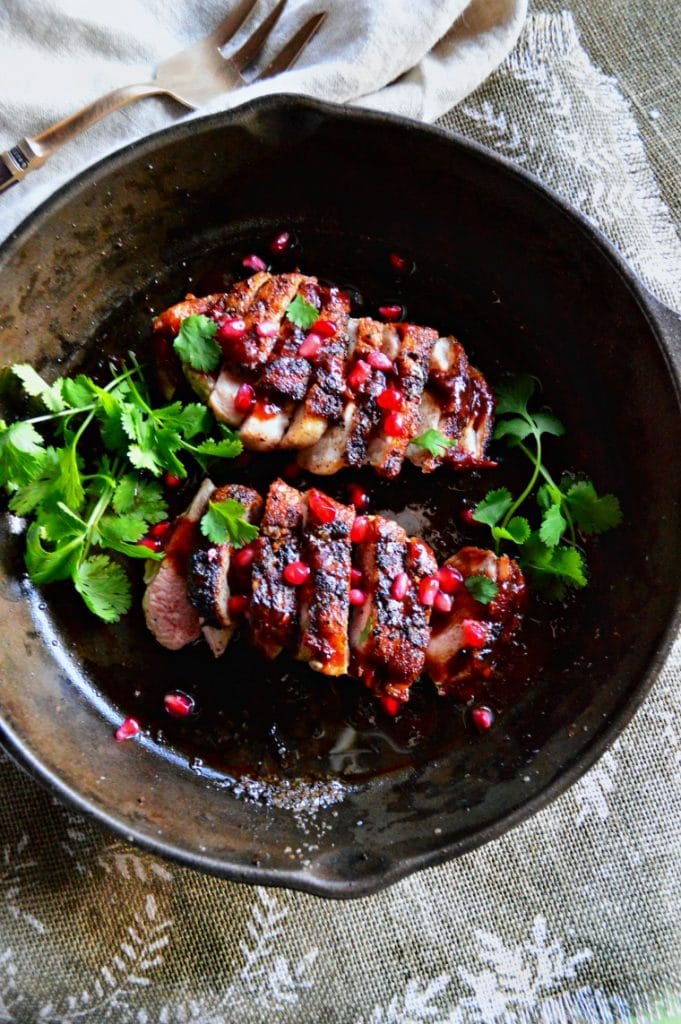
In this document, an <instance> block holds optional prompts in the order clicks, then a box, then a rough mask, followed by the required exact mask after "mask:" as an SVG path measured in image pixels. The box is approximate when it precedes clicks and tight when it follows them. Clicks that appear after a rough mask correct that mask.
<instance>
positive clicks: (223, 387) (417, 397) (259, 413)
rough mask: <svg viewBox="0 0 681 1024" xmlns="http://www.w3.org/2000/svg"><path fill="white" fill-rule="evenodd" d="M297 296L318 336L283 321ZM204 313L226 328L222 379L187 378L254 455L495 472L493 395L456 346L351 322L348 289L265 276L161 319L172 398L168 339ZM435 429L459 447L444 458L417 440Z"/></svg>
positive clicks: (315, 463) (380, 467)
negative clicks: (385, 397)
mask: <svg viewBox="0 0 681 1024" xmlns="http://www.w3.org/2000/svg"><path fill="white" fill-rule="evenodd" d="M296 296H298V297H300V298H302V299H304V300H305V301H306V302H307V303H308V304H310V305H312V306H313V307H314V309H315V310H317V312H318V321H317V322H318V323H319V330H318V331H317V330H316V329H315V325H313V329H312V330H308V329H303V328H301V327H299V326H297V325H296V324H295V323H293V321H292V320H289V319H288V317H287V316H286V313H287V311H288V309H289V306H290V304H291V302H292V301H293V300H294V299H295V298H296ZM198 312H201V313H204V314H205V315H206V316H209V317H211V318H212V319H213V320H215V321H217V322H218V323H220V324H221V325H222V330H221V333H220V334H219V338H220V343H221V346H222V352H223V361H222V365H221V367H220V369H219V371H218V372H216V373H200V372H198V371H196V370H194V369H192V368H191V367H188V366H184V367H183V370H184V373H185V375H186V376H187V379H188V380H189V382H190V384H191V385H192V387H193V388H194V390H195V391H196V392H197V394H198V395H199V396H200V397H201V398H202V399H203V400H204V401H207V402H208V404H209V406H210V408H211V409H212V410H213V412H214V413H215V416H216V417H217V418H218V419H219V420H221V421H222V422H224V423H228V424H229V425H230V426H232V427H235V428H238V429H239V432H240V435H241V439H242V441H243V443H244V445H245V447H246V448H251V449H255V450H259V451H269V450H273V449H279V448H287V449H292V450H297V451H298V452H299V461H300V462H301V464H303V465H304V466H305V467H306V468H307V469H309V470H311V471H312V472H315V473H319V474H322V475H326V474H330V473H333V472H336V471H337V470H338V469H340V468H342V467H343V466H346V465H351V466H359V465H365V464H367V463H369V464H370V465H372V466H374V468H375V469H376V471H377V472H378V473H379V475H381V476H385V477H388V478H393V477H395V476H397V475H398V473H399V472H400V469H401V467H402V463H403V461H404V458H405V457H407V458H409V459H410V460H411V461H412V462H413V463H414V464H415V465H417V466H419V467H420V468H421V469H423V471H424V472H427V473H429V472H432V471H433V470H434V469H436V468H438V466H441V465H446V466H449V467H451V468H454V469H459V468H462V469H463V468H470V467H474V466H487V465H490V463H489V461H488V460H487V459H486V458H485V448H486V446H487V443H488V441H489V437H490V433H491V426H492V417H493V413H494V402H493V398H492V394H491V392H490V390H489V388H488V386H487V384H486V382H485V380H484V378H483V377H482V375H481V374H480V373H479V371H478V370H476V369H475V368H474V367H472V366H470V364H469V363H468V359H467V358H466V354H465V352H464V350H463V348H462V347H461V345H460V344H459V342H458V341H456V339H455V338H452V337H448V338H445V337H442V338H438V336H437V333H436V332H435V331H433V330H431V329H430V328H428V327H419V326H417V325H415V324H410V323H401V324H384V323H379V322H378V321H375V320H370V319H369V318H366V317H364V318H361V319H359V320H355V319H351V318H349V315H348V314H349V300H348V297H347V295H346V294H344V293H343V292H342V291H340V290H339V289H337V288H332V287H328V286H326V285H321V284H320V283H319V282H318V281H317V279H316V278H314V277H308V276H305V275H303V274H299V273H292V274H279V275H276V276H275V275H272V274H267V273H259V274H255V275H253V277H251V278H249V279H248V280H247V281H243V282H240V283H239V284H238V285H236V286H235V287H234V288H233V289H232V291H231V292H228V293H226V294H224V295H209V296H206V297H205V298H201V299H197V298H195V297H193V296H188V297H187V299H186V300H185V302H183V303H178V304H177V305H176V306H173V307H171V309H169V310H166V312H165V313H163V314H161V316H159V317H157V318H156V320H155V321H154V326H155V331H156V334H155V342H158V345H156V344H155V347H156V352H157V361H158V369H159V378H160V379H161V381H162V383H163V386H164V389H165V391H166V393H167V394H168V393H169V388H170V389H171V390H172V384H171V383H169V382H171V381H172V378H173V374H174V375H175V376H177V372H178V370H177V365H173V358H174V353H173V352H172V344H171V343H170V342H169V339H172V338H173V337H174V336H175V334H176V333H177V331H178V330H179V328H180V324H181V321H182V319H183V318H184V317H186V316H189V315H190V314H191V313H198ZM235 317H236V318H238V319H239V320H242V321H243V324H242V325H240V327H238V329H237V328H236V327H235V328H234V330H235V333H234V334H233V336H232V335H230V336H229V337H225V331H226V328H227V324H226V320H228V319H230V318H235ZM322 328H323V329H322ZM227 333H229V332H227ZM381 355H382V356H383V357H384V361H383V362H381V359H380V356H381ZM371 356H374V357H375V358H373V359H372V358H371ZM385 357H387V360H386V359H385ZM367 359H368V363H367ZM388 361H389V363H390V364H392V365H388ZM358 369H359V374H358V373H357V372H356V371H357V370H358ZM363 374H364V376H363ZM386 388H389V389H391V391H390V395H394V394H397V393H398V392H399V395H401V398H400V397H398V398H397V401H398V402H400V403H401V404H399V406H397V407H395V406H392V405H390V404H387V403H386V402H385V401H383V402H381V401H380V396H381V395H382V393H383V392H384V391H385V390H386ZM389 400H392V399H391V398H390V396H389ZM429 428H433V429H435V430H439V431H440V432H441V433H442V434H443V435H444V436H445V437H447V438H449V439H450V440H451V441H452V442H454V443H453V444H452V445H451V447H449V448H448V449H447V451H446V452H445V453H444V454H443V455H442V456H440V457H433V456H432V455H431V454H430V453H429V452H427V451H425V450H424V449H422V448H421V447H420V446H418V445H414V444H410V441H411V439H412V438H414V437H417V436H418V435H419V434H421V433H423V432H424V431H425V430H428V429H429Z"/></svg>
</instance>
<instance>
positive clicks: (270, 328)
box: [255, 320, 279, 338]
mask: <svg viewBox="0 0 681 1024" xmlns="http://www.w3.org/2000/svg"><path fill="white" fill-rule="evenodd" d="M255 333H256V334H257V335H258V337H259V338H273V337H274V336H275V334H279V324H278V323H277V321H276V320H263V321H262V322H261V323H259V324H256V325H255Z"/></svg>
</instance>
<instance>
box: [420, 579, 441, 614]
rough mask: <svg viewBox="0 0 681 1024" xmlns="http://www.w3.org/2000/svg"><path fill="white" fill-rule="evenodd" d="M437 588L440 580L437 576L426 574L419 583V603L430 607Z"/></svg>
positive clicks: (433, 602)
mask: <svg viewBox="0 0 681 1024" xmlns="http://www.w3.org/2000/svg"><path fill="white" fill-rule="evenodd" d="M439 589H440V581H439V579H438V578H437V576H426V578H425V579H424V580H421V582H420V583H419V601H420V602H421V604H424V605H425V606H426V608H432V607H433V605H434V604H435V598H436V597H437V592H438V590H439Z"/></svg>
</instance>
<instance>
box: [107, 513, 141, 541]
mask: <svg viewBox="0 0 681 1024" xmlns="http://www.w3.org/2000/svg"><path fill="white" fill-rule="evenodd" d="M146 532H147V524H146V523H145V521H144V519H140V518H139V517H138V516H136V515H127V516H112V515H104V516H102V518H101V519H100V521H99V525H98V527H97V543H101V542H102V541H103V542H104V544H106V545H109V546H111V547H114V546H115V545H117V544H120V543H122V542H123V541H125V542H126V543H128V544H135V543H136V542H137V541H138V540H141V539H142V537H144V535H145V533H146Z"/></svg>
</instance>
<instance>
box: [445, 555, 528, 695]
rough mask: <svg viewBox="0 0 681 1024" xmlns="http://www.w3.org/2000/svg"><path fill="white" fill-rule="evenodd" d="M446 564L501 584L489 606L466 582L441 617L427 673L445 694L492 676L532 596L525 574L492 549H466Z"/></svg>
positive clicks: (464, 572) (512, 562)
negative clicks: (471, 592)
mask: <svg viewBox="0 0 681 1024" xmlns="http://www.w3.org/2000/svg"><path fill="white" fill-rule="evenodd" d="M445 565H447V566H451V567H452V568H454V569H457V570H458V571H459V572H460V573H461V575H462V576H463V578H464V581H465V580H466V579H467V578H469V577H471V576H486V577H487V578H488V579H490V580H492V581H493V582H494V583H496V585H497V587H498V593H497V595H496V597H495V598H493V600H492V601H490V603H489V604H486V605H485V604H481V603H480V602H479V601H476V600H475V598H474V597H473V596H472V595H471V594H470V593H469V591H468V589H467V588H466V587H465V586H462V587H460V588H459V589H458V590H457V591H456V593H455V595H454V604H453V607H452V610H451V612H449V613H448V614H447V615H446V616H440V615H437V616H436V617H435V619H434V622H433V626H432V630H431V640H430V643H429V645H428V651H427V654H426V671H427V672H428V675H429V676H430V678H431V679H432V680H433V682H434V683H435V686H436V687H437V690H438V692H439V693H441V694H447V693H449V692H451V691H452V690H454V689H455V688H456V686H457V684H458V683H461V682H464V681H465V680H469V679H474V678H487V677H488V676H490V675H491V674H492V672H493V671H494V669H495V658H496V657H497V655H498V653H499V649H500V647H502V646H503V644H504V643H506V642H507V641H508V640H510V639H511V637H512V636H513V634H514V632H515V631H516V629H517V628H518V626H519V624H520V616H521V613H522V610H523V608H524V605H525V598H526V590H525V580H524V579H523V575H522V573H521V571H520V569H519V568H518V566H517V564H516V563H515V562H514V561H512V560H511V559H510V558H508V556H507V555H500V556H499V557H497V556H496V555H495V554H494V553H493V552H492V551H486V550H483V549H481V548H474V547H466V548H462V549H461V551H459V552H458V554H456V555H454V556H453V557H452V558H450V559H448V560H447V561H446V562H445ZM476 645H477V646H476Z"/></svg>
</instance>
